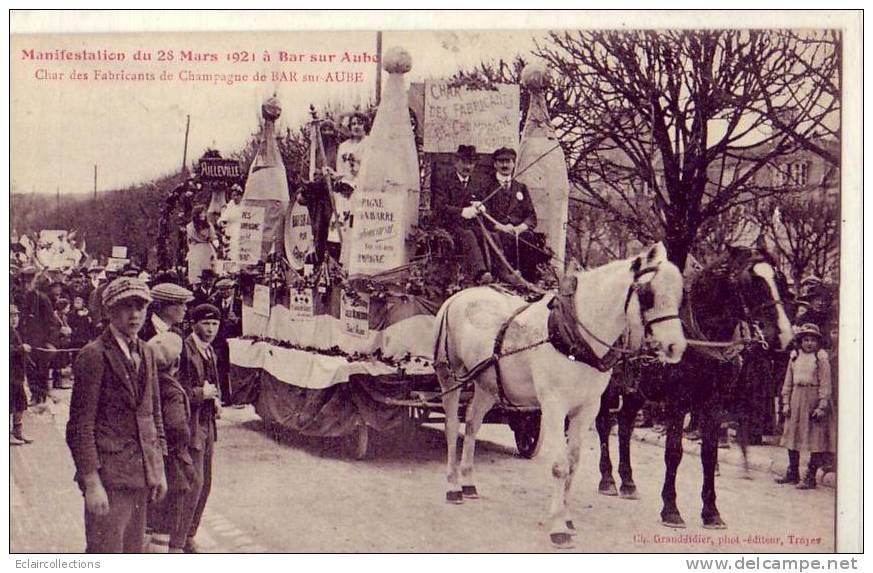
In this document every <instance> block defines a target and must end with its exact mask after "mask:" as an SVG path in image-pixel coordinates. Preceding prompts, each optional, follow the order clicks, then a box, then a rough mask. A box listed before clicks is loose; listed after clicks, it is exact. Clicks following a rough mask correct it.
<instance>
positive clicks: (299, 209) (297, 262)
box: [285, 202, 313, 271]
mask: <svg viewBox="0 0 873 573" xmlns="http://www.w3.org/2000/svg"><path fill="white" fill-rule="evenodd" d="M288 221H289V222H290V224H288V225H287V231H286V234H285V256H286V257H288V263H289V264H290V265H291V268H292V269H295V270H298V271H299V270H300V269H302V268H303V264H304V262H305V261H306V255H307V254H308V253H309V252H311V251H312V250H313V241H312V222H311V221H310V219H309V209H308V208H307V207H305V206H304V205H301V204H300V203H296V202H295V203H294V207H292V208H291V212H290V214H289V217H288Z"/></svg>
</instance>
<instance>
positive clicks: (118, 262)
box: [106, 257, 130, 271]
mask: <svg viewBox="0 0 873 573" xmlns="http://www.w3.org/2000/svg"><path fill="white" fill-rule="evenodd" d="M129 262H130V259H124V258H119V257H109V258H108V259H107V260H106V270H107V271H120V270H121V269H123V268H124V267H125V266H126V265H127V263H129Z"/></svg>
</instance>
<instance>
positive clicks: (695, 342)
mask: <svg viewBox="0 0 873 573" xmlns="http://www.w3.org/2000/svg"><path fill="white" fill-rule="evenodd" d="M758 262H766V261H765V259H763V258H754V259H752V260H750V261H748V262H747V263H746V264H745V265H744V266H743V268H742V270H741V271H740V273H739V274H740V275H742V274H744V273H748V272H749V269H750V268H751V267H752V266H753V265H755V264H756V263H758ZM729 280H730V283H731V285H732V286H733V287H734V289H735V290H736V292H737V298H738V299H739V302H740V306H741V307H742V311H743V314H744V316H745V320H740V321H739V322H738V324H737V327H736V328H735V329H734V335H733V337H732V339H731V340H730V341H727V342H715V341H710V340H708V339H707V338H706V335H704V334H703V331H702V330H701V328H700V325H699V324H698V323H697V320H696V318H695V316H694V310H693V308H692V306H693V305H692V301H691V299H692V296H693V286H694V285H693V283H692V284H691V285H689V286H688V287H687V288H686V289H685V297H686V303H687V304H686V305H685V309H686V310H685V312H684V313H683V314H684V315H685V316H683V317H682V325H683V326H684V328H685V330H686V332H688V333H690V335H691V337H688V336H686V340H687V342H688V346H689V347H691V348H693V349H694V350H696V351H697V352H698V353H700V354H702V355H703V356H705V357H707V358H710V359H712V360H716V361H718V362H733V363H735V364H737V365H742V360H743V359H742V353H743V352H744V351H745V350H746V348H748V347H749V346H751V345H752V344H758V345H760V346H761V348H762V349H764V350H767V349H768V348H769V344H768V343H767V340H766V337H765V336H764V333H763V332H762V331H761V327H760V326H759V325H758V324H757V323H755V322H750V317H751V316H752V313H753V312H758V311H759V310H761V309H763V308H769V307H770V306H780V305H782V304H783V303H782V301H781V300H770V301H766V302H763V303H760V304H758V305H756V306H754V307H753V309H752V310H750V309H749V306H748V304H747V303H746V299H745V297H744V296H743V290H742V288H741V287H740V285H739V282H740V281H739V280H738V279H737V278H736V277H734V276H733V275H732V276H731V277H730V278H729Z"/></svg>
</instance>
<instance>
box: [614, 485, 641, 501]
mask: <svg viewBox="0 0 873 573" xmlns="http://www.w3.org/2000/svg"><path fill="white" fill-rule="evenodd" d="M619 495H620V496H621V499H640V496H639V494H637V488H635V487H624V486H622V488H621V493H620V494H619Z"/></svg>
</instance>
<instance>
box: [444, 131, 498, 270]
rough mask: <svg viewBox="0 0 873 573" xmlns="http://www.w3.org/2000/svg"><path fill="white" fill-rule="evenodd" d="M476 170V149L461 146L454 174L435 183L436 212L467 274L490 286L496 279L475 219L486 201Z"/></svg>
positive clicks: (455, 162) (457, 153) (470, 146)
mask: <svg viewBox="0 0 873 573" xmlns="http://www.w3.org/2000/svg"><path fill="white" fill-rule="evenodd" d="M475 168H476V148H475V147H474V146H472V145H459V146H458V150H457V151H456V152H455V161H454V172H453V173H452V174H450V175H448V176H447V177H444V178H443V180H437V181H435V182H434V183H435V184H434V191H433V205H432V209H433V211H434V213H435V214H436V216H437V219H438V221H439V222H440V224H441V225H442V226H443V227H445V228H446V230H448V231H449V233H451V235H452V237H453V239H454V241H455V247H456V251H457V252H458V254H460V255H461V257H462V263H463V271H464V274H465V275H467V276H468V277H469V278H470V279H472V280H473V281H475V282H477V283H479V284H487V283H490V282H491V281H492V280H493V277H492V275H491V272H490V270H489V268H488V264H487V259H486V257H485V254H484V251H483V239H482V237H481V230H480V229H479V226H478V224H477V223H476V221H475V220H474V219H475V217H476V215H477V214H478V212H479V211H478V210H477V209H478V208H479V206H481V201H482V199H483V196H482V194H481V191H482V190H483V189H482V188H481V187H480V186H478V185H476V184H475V183H474V182H473V181H472V176H473V171H474V169H475Z"/></svg>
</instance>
